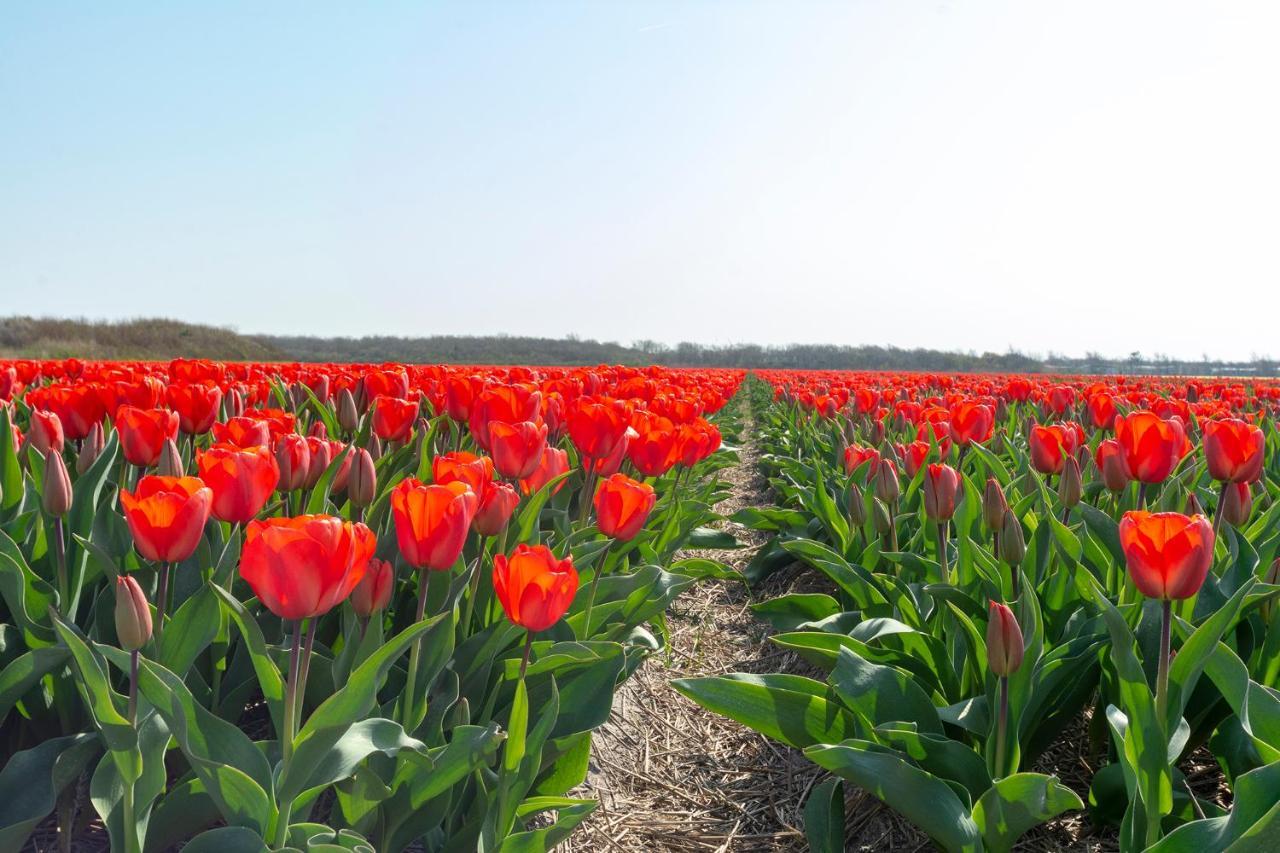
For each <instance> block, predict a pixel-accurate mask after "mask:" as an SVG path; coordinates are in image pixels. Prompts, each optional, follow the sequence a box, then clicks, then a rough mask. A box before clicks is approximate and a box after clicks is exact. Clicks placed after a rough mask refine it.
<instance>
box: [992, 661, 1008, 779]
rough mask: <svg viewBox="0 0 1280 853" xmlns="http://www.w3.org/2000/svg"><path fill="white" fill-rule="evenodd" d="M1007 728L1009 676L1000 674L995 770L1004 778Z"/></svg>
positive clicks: (998, 775) (997, 774)
mask: <svg viewBox="0 0 1280 853" xmlns="http://www.w3.org/2000/svg"><path fill="white" fill-rule="evenodd" d="M1008 730H1009V677H1008V676H1007V675H1002V676H1000V716H999V718H998V720H997V723H996V772H995V775H996V777H997V778H1004V775H1005V772H1004V754H1005V741H1006V740H1007V738H1008V734H1007V733H1008Z"/></svg>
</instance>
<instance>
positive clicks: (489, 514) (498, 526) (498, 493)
mask: <svg viewBox="0 0 1280 853" xmlns="http://www.w3.org/2000/svg"><path fill="white" fill-rule="evenodd" d="M519 503H520V495H519V493H517V492H516V487H515V486H513V485H511V484H510V483H494V482H491V483H488V484H486V487H485V489H484V496H483V497H481V498H480V505H479V506H478V507H477V508H476V517H475V518H474V519H472V520H471V527H472V529H473V530H475V532H476V533H479V534H480V535H481V536H497V535H498V534H499V533H501V532H502V531H503V530H504V529H506V526H507V522H509V521H510V520H511V515H512V513H514V512H515V511H516V506H517V505H518V504H519Z"/></svg>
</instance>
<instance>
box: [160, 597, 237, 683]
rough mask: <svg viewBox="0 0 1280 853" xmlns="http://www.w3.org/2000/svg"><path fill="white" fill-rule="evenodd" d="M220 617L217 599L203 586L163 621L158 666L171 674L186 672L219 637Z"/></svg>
mask: <svg viewBox="0 0 1280 853" xmlns="http://www.w3.org/2000/svg"><path fill="white" fill-rule="evenodd" d="M221 616H222V614H221V607H220V605H219V604H218V597H217V595H215V594H214V592H213V591H212V589H210V587H209V586H202V587H201V588H200V590H199V591H198V592H196V594H195V595H193V596H191V597H190V598H188V599H187V600H186V601H184V602H183V603H182V606H181V607H179V608H178V612H177V613H174V614H173V618H172V619H171V620H166V621H165V626H164V635H163V637H162V638H161V641H160V663H162V664H164V666H165V668H166V669H170V670H172V671H173V672H186V671H187V670H189V669H190V668H191V667H192V665H194V664H195V662H196V658H197V657H199V656H200V653H201V652H203V651H204V650H205V649H206V648H208V646H209V644H210V643H212V642H213V640H214V638H215V637H216V636H217V635H218V624H219V620H220V619H221Z"/></svg>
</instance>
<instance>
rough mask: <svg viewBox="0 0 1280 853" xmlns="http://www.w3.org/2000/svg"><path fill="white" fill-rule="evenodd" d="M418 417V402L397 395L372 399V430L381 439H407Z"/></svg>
mask: <svg viewBox="0 0 1280 853" xmlns="http://www.w3.org/2000/svg"><path fill="white" fill-rule="evenodd" d="M417 417H418V402H417V401H416V400H402V399H400V398H398V397H378V398H377V399H375V400H374V401H373V431H374V434H376V435H377V436H378V438H380V439H382V440H383V441H407V440H408V438H409V434H410V433H411V432H412V431H413V422H414V420H416V419H417Z"/></svg>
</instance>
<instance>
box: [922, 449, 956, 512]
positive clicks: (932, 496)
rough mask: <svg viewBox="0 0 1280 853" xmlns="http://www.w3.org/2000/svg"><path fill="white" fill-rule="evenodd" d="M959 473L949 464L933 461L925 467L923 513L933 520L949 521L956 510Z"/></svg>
mask: <svg viewBox="0 0 1280 853" xmlns="http://www.w3.org/2000/svg"><path fill="white" fill-rule="evenodd" d="M959 490H960V475H959V474H958V473H957V472H956V469H955V468H952V467H951V466H950V465H940V464H937V463H934V464H932V465H930V466H929V467H928V468H927V469H925V475H924V514H925V515H926V516H927V517H929V518H930V519H932V520H934V521H950V520H951V516H953V515H955V512H956V493H957V492H958V491H959Z"/></svg>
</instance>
